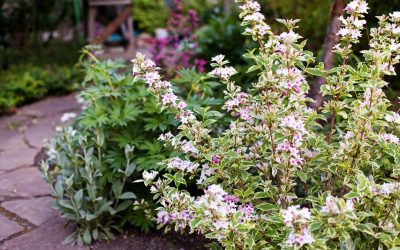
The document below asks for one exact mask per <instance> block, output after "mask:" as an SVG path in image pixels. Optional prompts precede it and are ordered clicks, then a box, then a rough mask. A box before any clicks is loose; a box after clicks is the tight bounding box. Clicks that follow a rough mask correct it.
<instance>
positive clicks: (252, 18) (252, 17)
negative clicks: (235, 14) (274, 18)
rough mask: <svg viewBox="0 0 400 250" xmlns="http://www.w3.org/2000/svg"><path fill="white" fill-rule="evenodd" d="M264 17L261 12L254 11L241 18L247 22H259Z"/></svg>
mask: <svg viewBox="0 0 400 250" xmlns="http://www.w3.org/2000/svg"><path fill="white" fill-rule="evenodd" d="M264 19H265V17H264V15H263V14H261V13H260V12H255V13H253V14H250V15H247V16H245V17H244V19H243V20H244V21H247V22H260V21H263V20H264Z"/></svg>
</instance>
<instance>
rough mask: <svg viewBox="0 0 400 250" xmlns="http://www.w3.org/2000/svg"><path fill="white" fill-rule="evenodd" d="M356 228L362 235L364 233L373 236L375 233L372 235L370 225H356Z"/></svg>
mask: <svg viewBox="0 0 400 250" xmlns="http://www.w3.org/2000/svg"><path fill="white" fill-rule="evenodd" d="M356 227H357V229H358V230H359V231H361V232H363V233H366V234H369V235H372V236H375V233H374V231H373V230H372V228H371V227H370V225H367V224H358V225H357V226H356Z"/></svg>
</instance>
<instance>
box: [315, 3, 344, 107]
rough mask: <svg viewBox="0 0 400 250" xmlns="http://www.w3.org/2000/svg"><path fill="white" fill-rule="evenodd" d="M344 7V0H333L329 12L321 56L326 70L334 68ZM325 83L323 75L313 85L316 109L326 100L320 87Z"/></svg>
mask: <svg viewBox="0 0 400 250" xmlns="http://www.w3.org/2000/svg"><path fill="white" fill-rule="evenodd" d="M344 8H345V2H344V0H333V3H332V6H331V10H330V13H329V23H328V29H327V32H326V36H325V40H324V45H323V49H322V58H321V61H322V62H323V63H324V65H325V69H326V70H328V69H330V68H332V65H333V52H332V49H333V47H334V46H335V44H336V43H337V42H338V38H339V37H338V35H337V33H338V31H339V29H340V25H341V22H340V21H339V17H340V16H341V15H343V11H344ZM324 83H325V79H324V78H322V77H318V78H317V80H316V82H315V83H314V85H313V86H312V87H311V92H310V97H311V98H313V99H314V100H315V102H314V103H312V104H310V106H311V107H312V108H314V109H316V110H319V109H320V107H321V106H322V103H323V101H324V98H323V96H322V94H321V92H320V88H321V86H322V84H324Z"/></svg>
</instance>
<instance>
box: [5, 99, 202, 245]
mask: <svg viewBox="0 0 400 250" xmlns="http://www.w3.org/2000/svg"><path fill="white" fill-rule="evenodd" d="M79 110H80V106H79V104H78V103H77V102H76V100H75V97H74V95H68V96H64V97H50V98H47V99H45V100H43V101H40V102H37V103H34V104H31V105H28V106H25V107H23V108H21V109H20V110H19V111H18V113H17V114H15V115H12V116H4V117H0V249H1V250H28V249H29V250H31V249H34V250H50V249H51V250H54V249H66V250H69V249H89V248H87V247H78V246H68V245H62V244H61V243H62V241H63V240H64V238H65V237H66V236H67V235H69V234H70V233H71V230H72V228H65V220H63V219H62V218H61V216H60V215H59V214H58V212H57V211H56V210H55V209H53V208H52V199H51V197H50V194H49V188H48V186H47V184H46V183H45V182H44V181H43V179H42V177H41V175H40V171H39V167H38V163H39V162H40V160H41V156H40V155H41V153H40V152H41V148H42V145H43V141H44V140H46V139H48V138H50V137H51V136H52V135H53V134H54V129H55V127H56V126H57V125H60V123H61V122H60V118H61V116H62V115H63V114H64V113H66V112H79ZM42 154H43V153H42ZM131 236H132V235H130V236H129V237H127V236H126V235H124V236H120V237H119V239H118V240H116V241H114V242H111V243H101V244H96V245H95V246H92V247H90V249H104V250H106V249H107V250H109V249H118V250H122V249H160V250H162V249H198V248H199V245H198V244H197V246H196V244H195V242H191V241H192V240H193V241H194V240H195V239H187V240H186V239H184V240H181V242H179V240H180V239H179V236H178V237H176V236H171V235H170V236H165V235H162V234H161V233H158V232H155V233H153V234H150V235H140V236H138V237H131ZM177 240H178V243H176V241H177ZM182 242H183V245H186V247H184V248H182V247H181V245H182ZM175 243H176V244H175ZM200 247H201V246H200Z"/></svg>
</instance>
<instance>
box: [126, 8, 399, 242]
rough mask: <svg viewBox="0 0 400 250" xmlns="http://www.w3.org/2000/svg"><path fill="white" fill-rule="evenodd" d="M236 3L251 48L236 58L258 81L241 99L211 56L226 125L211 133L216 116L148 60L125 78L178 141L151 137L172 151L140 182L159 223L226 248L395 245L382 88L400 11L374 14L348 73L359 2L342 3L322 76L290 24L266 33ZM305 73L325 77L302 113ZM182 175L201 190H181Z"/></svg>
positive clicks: (393, 120) (359, 24)
mask: <svg viewBox="0 0 400 250" xmlns="http://www.w3.org/2000/svg"><path fill="white" fill-rule="evenodd" d="M238 2H239V3H240V10H241V13H240V17H241V18H242V19H243V23H242V25H244V26H246V32H245V33H246V34H247V35H250V36H252V38H253V39H254V40H256V41H257V43H258V44H259V47H258V48H257V49H254V50H252V51H249V52H248V53H247V54H246V55H245V57H247V58H251V59H253V60H254V65H252V66H251V67H249V71H257V72H258V74H259V78H258V81H257V82H254V84H253V87H252V88H251V89H250V90H249V91H248V92H247V93H245V92H242V90H241V89H240V87H238V86H237V85H236V83H235V82H233V81H232V80H230V77H231V76H232V75H233V74H235V70H234V69H233V68H232V67H229V66H227V64H228V62H227V61H225V60H224V56H222V55H219V56H216V57H214V58H213V63H212V64H211V65H212V66H213V67H214V70H213V71H212V72H211V73H210V74H211V75H212V76H214V77H216V78H219V79H220V80H221V82H222V83H224V84H225V85H226V91H225V98H226V100H225V101H226V102H225V106H224V107H225V108H226V110H227V111H229V112H230V113H231V114H232V115H233V117H234V118H233V121H232V123H231V125H230V127H229V128H228V129H226V130H224V131H221V132H219V133H218V131H214V130H213V128H212V127H211V126H210V124H212V123H213V122H215V120H216V119H217V118H218V117H219V116H220V113H218V112H215V111H212V110H211V109H194V110H193V111H192V110H191V109H190V108H188V107H186V105H185V102H184V100H181V99H179V98H178V97H177V96H176V95H175V94H174V93H173V90H172V89H171V86H170V84H169V83H167V82H165V81H163V80H162V79H161V76H160V75H159V73H158V71H159V69H158V68H157V67H156V65H155V64H154V63H153V62H152V61H151V60H149V59H146V58H145V57H144V56H143V55H141V54H138V55H137V57H136V59H134V60H133V64H134V66H133V72H134V75H135V79H143V80H145V81H146V82H147V84H148V89H149V91H150V92H151V93H152V94H153V95H154V96H155V97H156V98H157V99H158V100H159V101H160V103H161V105H162V107H163V108H164V109H165V110H168V111H169V112H174V113H175V114H176V117H177V118H178V120H179V121H180V123H181V124H180V125H179V127H178V128H179V130H180V131H179V133H177V134H176V135H173V134H172V133H166V134H164V135H162V136H160V140H161V141H163V142H164V143H165V144H166V145H168V146H171V147H172V148H174V149H175V150H180V151H181V155H178V156H175V157H173V158H170V159H168V160H165V161H164V166H165V167H166V168H167V169H170V170H172V171H173V172H172V173H168V174H164V175H161V176H160V175H158V177H157V178H155V173H153V174H149V173H145V174H144V175H143V181H144V183H145V185H147V186H151V190H152V192H153V193H154V194H155V198H156V199H158V202H159V204H160V206H161V207H160V208H159V212H158V215H157V221H158V223H159V225H160V226H165V227H166V229H167V230H168V229H169V228H171V227H174V228H175V230H180V229H184V228H188V229H190V231H192V232H193V231H196V232H200V233H202V234H204V235H205V236H206V237H208V238H211V239H216V240H217V241H219V243H220V244H222V246H224V247H225V248H227V249H279V248H282V249H289V248H294V249H299V248H308V249H399V248H400V238H399V232H400V220H399V211H400V210H399V209H400V182H399V177H400V145H399V139H398V136H399V133H400V129H399V125H400V115H399V114H397V113H394V112H391V111H389V110H388V107H389V106H390V103H389V102H388V100H387V99H386V97H385V94H384V92H383V91H382V88H384V87H385V86H386V85H387V84H388V83H387V82H385V76H386V75H393V74H394V73H395V72H394V65H395V64H397V63H398V62H399V58H400V56H399V52H400V44H399V36H400V12H393V13H392V14H389V15H387V16H386V15H385V16H381V17H378V18H379V26H378V27H375V28H371V29H370V30H369V37H370V41H369V45H370V48H369V49H368V50H364V51H361V53H362V54H363V55H364V59H363V60H362V61H360V62H359V63H357V64H356V65H354V66H352V65H349V64H348V59H349V56H350V54H351V53H352V48H353V45H354V44H356V43H358V39H359V38H360V37H361V33H362V32H364V31H365V30H364V27H365V25H366V23H365V21H364V16H365V15H366V14H367V10H368V6H367V2H366V1H364V0H355V1H352V2H350V3H349V4H348V5H347V7H346V9H345V16H344V17H341V18H340V20H341V22H342V28H341V29H340V31H339V36H340V42H339V43H338V45H337V46H336V47H335V49H334V50H335V52H336V53H337V54H338V56H339V57H340V58H341V59H342V61H341V63H340V65H338V66H335V67H334V68H332V69H330V70H325V69H324V65H323V64H318V65H317V66H313V63H314V57H313V55H312V53H311V52H309V51H304V50H303V48H304V45H305V41H303V40H302V37H301V36H300V35H298V34H297V33H295V28H296V25H297V23H298V20H278V22H280V23H282V25H284V26H286V28H287V31H286V32H283V33H281V34H275V33H274V32H272V31H271V29H270V27H269V26H268V24H266V23H265V22H264V16H263V15H262V14H260V12H259V10H260V5H259V4H258V3H257V2H255V1H252V0H246V1H238ZM314 75H317V76H320V77H323V78H325V79H326V82H327V83H326V85H324V86H323V88H322V93H323V95H324V96H325V98H326V102H325V103H324V107H323V110H322V113H320V114H319V113H317V112H316V111H314V110H311V109H309V108H307V104H308V102H311V101H312V100H311V99H309V98H307V97H306V94H307V91H308V90H309V85H308V83H307V78H308V77H310V76H314ZM215 134H217V135H215ZM191 179H194V180H195V181H196V182H197V184H198V187H199V188H200V189H202V190H204V194H202V195H199V196H193V195H192V194H190V193H189V192H188V191H186V190H185V185H186V184H187V183H188V181H189V180H191Z"/></svg>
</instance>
